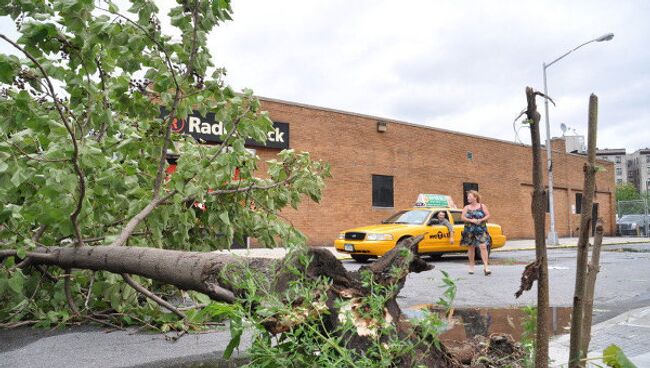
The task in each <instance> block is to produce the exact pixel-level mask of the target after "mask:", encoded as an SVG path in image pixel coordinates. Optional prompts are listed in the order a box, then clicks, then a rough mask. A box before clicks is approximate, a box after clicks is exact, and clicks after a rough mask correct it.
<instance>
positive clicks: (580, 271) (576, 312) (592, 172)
mask: <svg viewBox="0 0 650 368" xmlns="http://www.w3.org/2000/svg"><path fill="white" fill-rule="evenodd" d="M597 128H598V97H596V95H594V94H592V95H591V96H589V126H588V129H589V131H588V133H587V140H588V142H587V145H588V147H587V163H585V165H584V169H583V170H584V175H585V180H584V189H583V194H582V214H581V215H580V235H579V238H578V256H577V260H576V284H575V293H574V296H573V312H572V315H571V342H570V346H569V349H570V350H569V368H575V367H579V366H581V365H582V364H581V363H580V360H581V359H582V358H583V356H584V354H585V353H586V352H585V351H581V349H580V348H581V346H582V332H583V323H584V315H585V309H584V307H585V303H584V302H585V281H586V275H587V258H588V256H589V233H590V232H591V221H592V220H593V219H592V218H591V207H592V206H593V201H594V190H595V187H596V164H595V162H596V132H597Z"/></svg>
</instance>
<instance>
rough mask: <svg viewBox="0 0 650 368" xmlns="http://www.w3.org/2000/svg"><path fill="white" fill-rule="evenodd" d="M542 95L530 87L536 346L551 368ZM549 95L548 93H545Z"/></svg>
mask: <svg viewBox="0 0 650 368" xmlns="http://www.w3.org/2000/svg"><path fill="white" fill-rule="evenodd" d="M538 95H540V94H539V93H538V92H535V91H534V90H533V89H532V88H531V87H526V100H527V102H528V105H527V108H526V116H527V117H528V122H529V123H530V137H531V142H532V146H533V147H532V154H533V200H532V204H531V210H532V214H533V222H534V225H535V257H536V261H535V263H537V267H536V268H537V336H536V345H535V367H536V368H547V367H548V341H549V331H548V326H549V323H548V321H549V290H548V264H547V256H546V239H545V238H544V232H545V230H546V196H545V191H544V184H543V174H542V173H543V171H542V158H541V145H540V132H539V121H540V115H539V112H538V111H537V103H536V101H535V98H536V96H538ZM544 97H545V98H546V96H544Z"/></svg>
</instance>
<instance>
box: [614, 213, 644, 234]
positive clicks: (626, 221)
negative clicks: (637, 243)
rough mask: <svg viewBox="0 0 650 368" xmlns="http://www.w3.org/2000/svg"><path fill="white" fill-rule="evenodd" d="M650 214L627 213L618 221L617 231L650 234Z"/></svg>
mask: <svg viewBox="0 0 650 368" xmlns="http://www.w3.org/2000/svg"><path fill="white" fill-rule="evenodd" d="M648 224H650V215H625V216H623V217H621V218H620V219H618V221H616V231H617V233H618V234H620V235H643V236H645V235H648Z"/></svg>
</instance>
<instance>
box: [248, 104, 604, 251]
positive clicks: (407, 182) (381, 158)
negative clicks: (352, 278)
mask: <svg viewBox="0 0 650 368" xmlns="http://www.w3.org/2000/svg"><path fill="white" fill-rule="evenodd" d="M260 100H261V101H262V107H263V109H264V110H267V111H268V112H269V115H270V117H271V118H272V119H273V120H274V121H277V122H284V123H287V124H288V127H289V133H290V138H291V141H290V147H291V148H293V149H295V150H298V151H308V152H310V153H311V155H312V157H313V158H314V159H320V160H324V161H326V162H329V164H330V165H331V168H332V178H330V179H328V180H327V181H326V188H325V190H324V195H323V198H322V200H321V203H319V204H316V203H312V202H310V201H305V202H303V204H302V205H301V206H300V208H299V210H297V211H295V210H293V209H289V210H285V212H284V213H283V215H284V216H285V217H286V218H287V219H289V220H290V221H291V222H292V223H293V224H294V225H295V226H296V227H297V228H298V229H299V230H301V231H302V232H303V233H304V234H306V235H307V237H308V238H309V244H310V245H331V243H332V241H333V240H334V239H335V238H336V236H337V234H338V233H339V231H341V230H344V229H348V228H351V227H357V226H362V225H369V224H373V223H378V222H379V221H381V220H382V219H385V218H387V217H388V216H389V215H390V214H392V213H393V212H394V211H396V210H399V209H402V208H406V207H411V206H413V204H414V201H415V199H416V197H417V195H418V193H442V194H449V195H451V196H452V198H453V199H454V201H455V202H456V203H457V204H459V205H462V203H463V193H464V189H468V188H477V189H478V190H479V191H480V193H481V195H482V196H483V202H484V203H486V204H488V205H489V206H490V210H491V212H492V219H491V222H495V223H498V224H500V225H502V227H503V230H504V232H505V234H506V236H508V238H509V239H517V238H532V237H534V234H533V222H532V216H531V211H530V202H531V193H532V188H533V187H532V180H531V177H532V173H531V161H532V157H531V148H530V146H527V145H521V144H514V143H512V142H508V141H502V140H498V139H492V138H485V137H480V136H474V135H469V134H463V133H459V132H454V131H448V130H443V129H437V128H431V127H426V126H421V125H416V124H410V123H405V122H397V121H394V120H387V119H383V118H377V117H373V116H367V115H361V114H355V113H349V112H342V111H335V110H331V109H327V108H322V107H316V106H309V105H303V104H297V103H291V102H285V101H278V100H273V99H267V98H260ZM289 133H288V134H287V138H288V137H289ZM552 148H553V162H554V193H555V194H554V199H555V208H556V214H555V217H556V231H557V232H558V234H559V236H577V231H576V230H577V227H578V226H579V223H580V221H579V214H578V213H579V211H580V210H581V208H580V198H581V194H582V187H583V174H582V172H583V170H582V168H583V164H584V162H585V160H586V157H585V156H584V155H577V154H571V153H566V151H565V145H564V140H562V139H554V140H553V141H552ZM256 151H257V154H258V155H259V156H260V157H261V158H262V160H263V161H265V160H269V159H271V158H273V157H274V156H275V155H276V154H277V152H278V150H277V149H270V148H256ZM544 152H545V151H544ZM543 157H544V158H543V160H544V162H545V153H543ZM599 165H601V166H604V167H605V169H606V170H605V171H604V172H600V173H598V174H597V189H596V196H595V203H596V204H595V207H596V210H597V211H598V215H599V216H600V217H602V218H603V221H604V223H605V232H606V233H607V234H614V231H615V208H616V207H615V181H614V165H613V163H611V162H607V161H599ZM545 180H546V179H545ZM545 183H546V181H545ZM373 190H374V191H375V192H374V195H373ZM548 223H549V221H548V219H547V226H548Z"/></svg>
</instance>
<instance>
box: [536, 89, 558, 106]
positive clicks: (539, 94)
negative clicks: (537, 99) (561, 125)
mask: <svg viewBox="0 0 650 368" xmlns="http://www.w3.org/2000/svg"><path fill="white" fill-rule="evenodd" d="M534 95H535V96H541V97H543V98H545V99H547V100H549V101H551V103H552V104H553V106H555V101H553V99H552V98H551V97H549V96H547V95H545V94H543V93H542V92H539V91H535V93H534Z"/></svg>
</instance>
